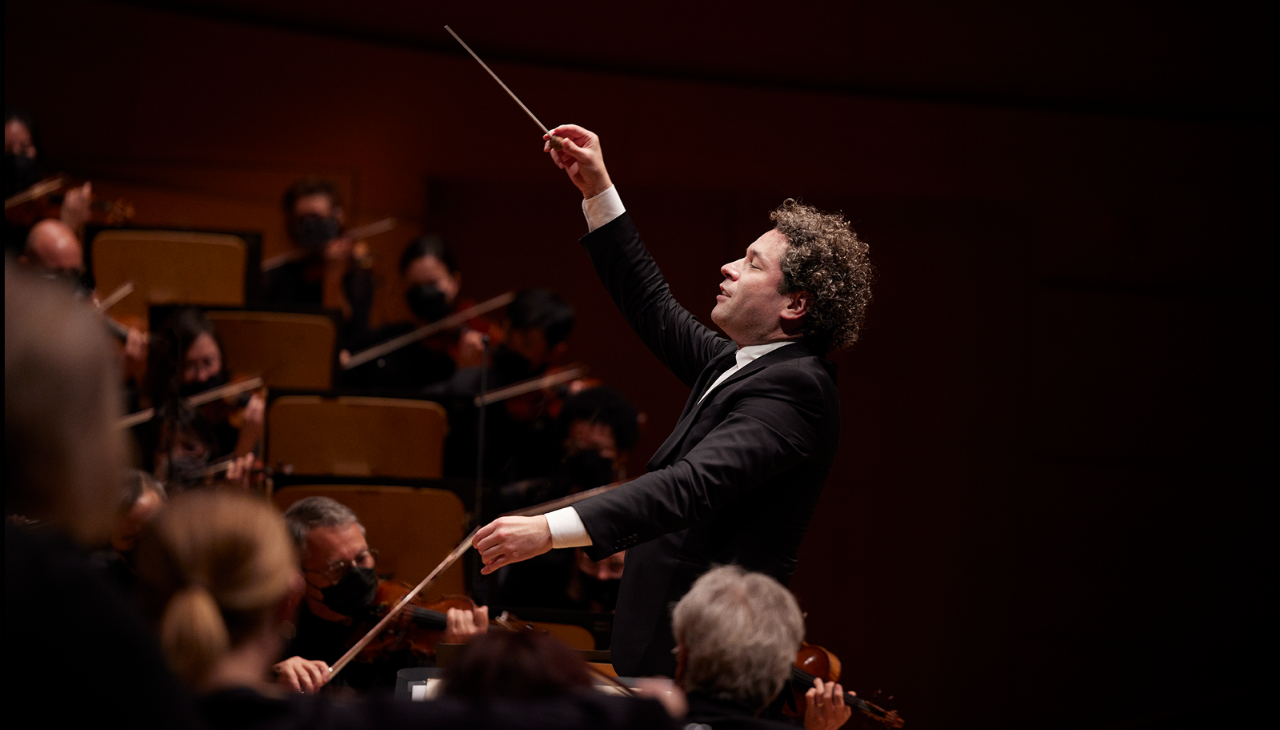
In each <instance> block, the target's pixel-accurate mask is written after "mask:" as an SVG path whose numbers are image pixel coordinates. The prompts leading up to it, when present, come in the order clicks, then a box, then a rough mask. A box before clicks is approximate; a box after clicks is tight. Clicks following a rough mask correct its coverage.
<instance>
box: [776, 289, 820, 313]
mask: <svg viewBox="0 0 1280 730" xmlns="http://www.w3.org/2000/svg"><path fill="white" fill-rule="evenodd" d="M787 300H788V301H787V306H786V307H785V308H784V309H783V310H782V318H783V319H790V320H797V319H800V318H801V317H803V316H805V315H806V314H808V313H809V306H810V305H811V304H812V303H813V295H812V294H810V293H809V292H807V291H797V292H791V293H790V294H788V295H787Z"/></svg>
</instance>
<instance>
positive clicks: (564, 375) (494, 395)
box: [475, 364, 590, 407]
mask: <svg viewBox="0 0 1280 730" xmlns="http://www.w3.org/2000/svg"><path fill="white" fill-rule="evenodd" d="M589 369H590V368H588V367H587V366H586V365H576V364H575V365H570V366H569V367H568V368H567V369H565V370H561V371H559V372H555V373H548V374H546V375H539V376H538V377H536V378H530V379H528V380H521V381H520V382H518V383H512V384H511V385H508V386H507V387H505V388H498V389H497V390H491V391H489V392H488V393H485V394H484V395H478V396H476V398H475V405H476V407H480V406H488V405H493V404H494V403H501V402H502V401H504V400H511V399H512V398H515V397H516V396H518V395H524V394H525V393H532V392H534V391H536V390H542V389H543V388H550V387H551V386H553V385H560V384H561V383H567V382H569V381H571V380H577V379H578V378H580V377H582V376H583V375H586V374H587V371H588V370H589Z"/></svg>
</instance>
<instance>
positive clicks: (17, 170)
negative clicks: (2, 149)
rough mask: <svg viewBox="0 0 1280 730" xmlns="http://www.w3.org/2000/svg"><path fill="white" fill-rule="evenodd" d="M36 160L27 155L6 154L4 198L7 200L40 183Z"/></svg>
mask: <svg viewBox="0 0 1280 730" xmlns="http://www.w3.org/2000/svg"><path fill="white" fill-rule="evenodd" d="M38 178H39V175H37V173H36V160H35V158H34V157H27V156H26V155H15V154H13V153H11V152H6V153H5V155H4V196H5V197H6V198H7V197H9V196H10V195H13V194H14V193H18V192H21V191H23V190H26V189H27V188H29V187H31V186H32V185H35V184H36V183H37V182H39V179H38Z"/></svg>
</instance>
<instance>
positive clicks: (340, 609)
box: [275, 497, 489, 693]
mask: <svg viewBox="0 0 1280 730" xmlns="http://www.w3.org/2000/svg"><path fill="white" fill-rule="evenodd" d="M285 521H286V523H287V524H288V527H289V532H290V534H291V535H292V536H293V541H294V543H295V544H296V545H297V547H298V552H299V554H300V556H301V559H302V566H301V568H302V576H303V578H304V580H305V582H306V586H305V592H304V594H303V600H302V604H301V606H300V607H299V609H298V619H297V622H296V623H297V635H296V636H295V638H294V639H293V641H292V643H290V644H289V646H288V648H287V650H286V651H285V654H284V655H285V656H287V657H289V658H288V659H286V660H284V661H282V662H280V663H279V664H277V665H276V666H275V672H276V675H277V677H278V681H279V683H280V684H283V685H285V686H288V687H291V688H293V689H295V690H297V691H300V692H308V693H311V692H316V691H318V690H319V689H320V688H321V687H322V686H324V685H325V684H326V682H327V681H328V674H329V665H330V664H332V663H333V662H335V661H336V660H337V659H338V658H339V657H341V656H342V655H343V653H344V652H346V650H347V648H348V647H349V646H350V645H351V644H353V643H355V641H356V640H358V639H360V638H362V636H363V634H364V631H365V630H367V629H368V628H370V627H372V625H373V624H372V623H368V622H367V621H366V620H365V619H366V617H367V616H368V615H369V613H370V611H371V609H372V608H373V606H374V603H375V597H376V596H377V594H378V589H379V583H380V582H379V580H378V577H377V574H376V573H375V572H374V568H375V566H376V561H377V551H375V550H372V549H370V548H369V544H368V542H367V541H366V540H365V536H364V533H365V530H364V526H363V525H361V524H360V520H359V518H358V517H357V516H356V514H355V513H354V512H352V511H351V510H350V509H349V508H348V507H346V506H345V505H343V504H341V503H339V502H337V501H335V500H333V499H330V498H328V497H307V498H306V499H301V500H298V501H297V502H294V503H293V504H292V505H291V506H290V507H289V509H288V510H287V511H286V512H285ZM446 613H447V625H446V627H445V631H444V634H443V635H442V636H441V637H440V638H439V641H442V642H444V643H446V644H461V643H464V642H466V641H467V640H468V639H469V638H471V637H472V636H474V635H476V634H479V633H483V632H484V631H485V630H486V629H487V628H488V625H489V620H488V609H487V608H483V607H481V608H475V609H473V610H466V609H459V608H450V609H448V611H447V612H446ZM356 634H358V635H356ZM428 649H429V651H428V652H427V653H428V654H430V653H433V650H434V647H429V648H428ZM430 659H431V657H424V656H422V652H417V653H415V652H414V651H412V650H411V649H409V648H397V649H395V650H392V651H390V652H389V653H388V654H386V655H385V656H380V657H377V658H376V661H374V662H371V663H363V662H353V663H352V664H350V665H348V666H347V667H346V669H344V670H343V672H342V674H340V675H339V680H338V681H339V682H341V683H343V684H344V685H345V686H350V687H353V688H356V689H371V688H373V687H389V686H394V684H395V676H396V672H398V671H399V670H401V669H404V668H406V667H413V666H423V665H424V664H426V663H427V662H429V661H430Z"/></svg>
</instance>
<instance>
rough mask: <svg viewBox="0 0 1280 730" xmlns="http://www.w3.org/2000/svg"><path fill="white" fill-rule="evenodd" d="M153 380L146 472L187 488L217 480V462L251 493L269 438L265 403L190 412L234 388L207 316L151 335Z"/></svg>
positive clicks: (144, 434)
mask: <svg viewBox="0 0 1280 730" xmlns="http://www.w3.org/2000/svg"><path fill="white" fill-rule="evenodd" d="M147 378H148V388H147V390H148V394H149V395H150V398H151V403H152V407H154V408H155V410H156V415H155V417H154V418H152V419H151V420H150V421H148V422H147V423H144V424H141V425H140V426H138V427H137V428H136V429H135V434H136V436H137V439H138V447H139V451H140V457H141V463H142V468H144V469H146V470H148V471H150V472H152V473H154V474H155V475H156V477H158V478H159V479H161V480H162V481H166V482H169V483H170V484H171V485H172V486H174V487H182V486H189V485H192V484H196V483H200V482H202V481H204V480H205V478H206V477H213V476H215V475H214V474H213V473H212V472H210V471H209V470H210V469H211V468H212V467H213V466H216V465H214V462H215V461H223V460H228V465H227V466H228V468H227V469H226V472H225V474H226V479H227V480H228V481H231V482H240V483H241V484H242V485H245V486H247V484H248V480H249V475H250V472H251V470H252V467H253V463H254V458H255V456H254V454H255V450H256V449H257V446H258V443H259V440H260V439H261V437H262V432H263V421H264V414H265V411H266V402H265V400H264V399H263V397H262V395H260V394H258V393H253V394H242V395H240V396H237V397H235V398H234V399H233V401H234V402H231V403H227V402H225V401H215V402H214V403H211V404H208V405H206V406H198V407H194V408H193V407H191V406H189V405H187V404H186V399H187V398H190V397H191V396H194V395H198V394H200V393H203V392H205V391H206V390H210V389H212V388H216V387H219V386H222V385H226V384H227V382H228V380H229V376H228V373H227V368H226V364H225V362H224V361H223V357H222V343H221V341H220V340H219V339H218V332H217V330H216V329H215V328H214V326H213V323H212V322H210V321H209V318H208V317H206V316H204V313H203V312H201V311H199V310H197V309H178V310H175V311H174V312H173V313H171V314H170V315H169V317H168V318H167V319H166V320H165V322H164V323H163V324H162V325H161V326H160V328H159V330H157V331H156V332H153V333H152V337H151V348H150V360H149V363H148V366H147ZM217 476H221V475H220V474H219V475H217Z"/></svg>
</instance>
